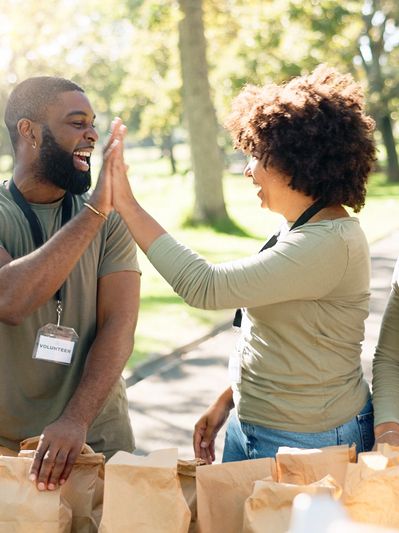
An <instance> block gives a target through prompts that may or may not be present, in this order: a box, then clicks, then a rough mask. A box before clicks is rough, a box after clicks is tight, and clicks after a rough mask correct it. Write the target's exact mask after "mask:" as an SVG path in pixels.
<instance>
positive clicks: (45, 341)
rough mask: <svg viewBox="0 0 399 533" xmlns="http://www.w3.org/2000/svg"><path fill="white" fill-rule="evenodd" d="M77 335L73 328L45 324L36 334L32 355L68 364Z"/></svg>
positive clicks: (36, 357) (44, 359) (43, 359)
mask: <svg viewBox="0 0 399 533" xmlns="http://www.w3.org/2000/svg"><path fill="white" fill-rule="evenodd" d="M78 340H79V336H78V334H77V333H76V331H75V330H74V329H73V328H66V327H64V326H59V325H56V324H46V325H45V326H43V327H42V328H40V329H39V331H38V332H37V335H36V341H35V346H34V349H33V355H32V357H33V358H34V359H41V360H42V361H50V362H52V363H59V364H61V365H70V364H71V361H72V356H73V352H74V350H75V347H76V344H77V342H78Z"/></svg>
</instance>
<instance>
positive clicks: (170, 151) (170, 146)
mask: <svg viewBox="0 0 399 533" xmlns="http://www.w3.org/2000/svg"><path fill="white" fill-rule="evenodd" d="M174 146H175V144H174V142H173V138H172V135H165V136H164V138H163V139H162V154H163V155H164V156H166V157H167V158H168V159H169V162H170V173H171V175H172V176H173V175H174V174H176V173H177V168H176V158H175V153H174Z"/></svg>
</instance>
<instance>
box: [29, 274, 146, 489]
mask: <svg viewBox="0 0 399 533" xmlns="http://www.w3.org/2000/svg"><path fill="white" fill-rule="evenodd" d="M139 294H140V274H139V273H138V272H127V271H122V272H115V273H112V274H108V275H106V276H104V277H102V278H100V279H99V282H98V313H97V334H96V338H95V340H94V342H93V344H92V346H91V348H90V351H89V354H88V359H87V362H86V365H85V368H84V371H83V375H82V378H81V381H80V383H79V385H78V387H77V389H76V391H75V393H74V395H73V396H72V398H71V400H70V401H69V403H68V405H67V406H66V408H65V410H64V412H63V414H62V415H61V417H60V418H59V419H58V420H56V421H55V422H53V423H52V424H50V425H49V426H47V427H46V428H44V430H43V433H42V435H41V438H40V442H39V446H38V448H37V451H36V456H35V460H34V463H33V465H32V468H31V475H32V477H31V479H32V480H36V481H37V484H38V488H39V489H40V490H45V489H46V488H49V489H50V490H53V489H55V488H56V487H57V485H58V483H60V484H63V483H64V482H65V480H66V479H67V478H68V476H69V474H70V472H71V469H72V467H73V464H74V463H75V460H76V458H77V456H78V455H79V453H80V451H81V448H82V445H83V444H84V442H85V439H86V434H87V431H88V428H89V426H90V425H91V423H92V421H93V420H94V418H95V417H96V416H97V414H98V413H99V411H100V410H101V408H102V406H103V404H104V403H105V401H106V399H107V397H108V395H109V393H110V391H111V389H112V387H113V386H114V384H115V383H116V382H117V380H118V379H119V377H120V375H121V374H122V371H123V368H124V366H125V364H126V361H127V360H128V358H129V356H130V354H131V352H132V349H133V335H134V330H135V327H136V323H137V314H138V308H139Z"/></svg>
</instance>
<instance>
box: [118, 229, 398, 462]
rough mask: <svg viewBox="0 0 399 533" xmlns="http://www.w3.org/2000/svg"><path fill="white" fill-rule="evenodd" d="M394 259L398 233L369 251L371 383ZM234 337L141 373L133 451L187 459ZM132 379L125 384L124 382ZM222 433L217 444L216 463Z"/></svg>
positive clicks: (223, 380)
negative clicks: (164, 451)
mask: <svg viewBox="0 0 399 533" xmlns="http://www.w3.org/2000/svg"><path fill="white" fill-rule="evenodd" d="M398 255H399V230H397V231H396V232H394V233H393V234H392V235H391V236H390V237H387V238H385V239H382V240H381V241H378V242H377V243H375V244H374V245H372V247H371V256H372V280H371V291H372V298H371V303H370V316H369V318H368V319H367V322H366V338H365V342H364V345H363V354H362V363H363V367H364V372H365V376H366V378H367V379H368V380H370V379H371V361H372V357H373V353H374V347H375V344H376V342H377V338H378V331H379V327H380V322H381V316H382V313H383V310H384V307H385V303H386V299H387V296H388V294H389V286H390V280H391V276H392V272H393V267H394V264H395V259H396V257H397V256H398ZM236 335H237V334H236V333H235V332H234V331H233V330H232V328H230V327H229V328H228V329H225V330H223V329H222V331H220V332H219V333H216V334H215V335H214V336H211V338H209V339H207V340H204V341H203V342H201V343H199V344H197V343H193V345H192V346H191V347H189V348H190V349H188V351H184V350H183V353H182V351H179V350H177V351H176V352H174V353H173V354H171V356H170V357H166V358H162V359H161V360H160V361H158V362H154V363H153V365H152V367H150V368H149V369H148V367H147V368H146V369H144V370H146V371H147V373H151V372H156V373H155V374H152V375H149V376H148V377H146V378H145V379H142V380H141V381H139V382H138V383H136V384H134V385H131V386H129V387H128V398H129V404H130V413H131V420H132V424H133V429H134V433H135V437H136V446H137V451H136V453H149V452H150V451H153V450H156V449H160V448H170V447H178V449H179V456H180V457H181V458H186V459H189V458H192V457H193V452H192V447H191V436H192V430H193V426H194V424H195V422H196V420H197V419H198V418H199V416H200V415H201V414H202V413H203V411H204V410H205V409H206V408H207V407H208V405H209V404H210V403H211V402H212V401H213V400H214V399H215V398H216V397H217V395H218V393H219V392H220V391H222V390H223V389H224V388H226V387H227V386H228V377H227V370H226V367H227V358H228V354H229V353H230V352H231V350H232V349H233V347H234V345H235V341H236V338H237V337H236ZM132 382H134V379H132V380H129V382H128V384H129V383H132ZM222 446H223V434H220V436H219V438H218V440H217V450H216V451H217V461H218V460H219V461H220V458H221V450H222Z"/></svg>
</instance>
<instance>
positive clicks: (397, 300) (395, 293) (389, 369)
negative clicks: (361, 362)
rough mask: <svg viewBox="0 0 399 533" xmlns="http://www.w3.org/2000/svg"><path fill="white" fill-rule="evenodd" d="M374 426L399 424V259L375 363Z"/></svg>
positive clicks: (383, 319)
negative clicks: (386, 423)
mask: <svg viewBox="0 0 399 533" xmlns="http://www.w3.org/2000/svg"><path fill="white" fill-rule="evenodd" d="M373 403H374V423H375V425H378V424H382V423H383V422H398V423H399V259H398V261H397V263H396V267H395V272H394V275H393V279H392V290H391V293H390V295H389V298H388V303H387V306H386V308H385V312H384V316H383V318H382V323H381V330H380V335H379V339H378V343H377V348H376V351H375V356H374V360H373Z"/></svg>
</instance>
